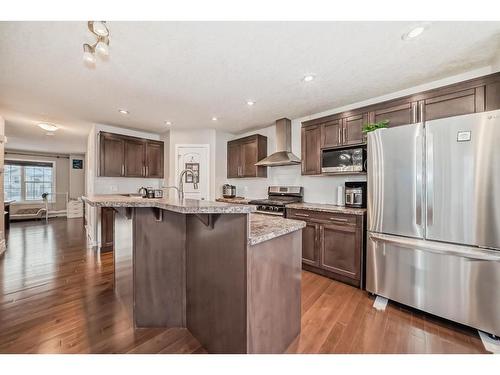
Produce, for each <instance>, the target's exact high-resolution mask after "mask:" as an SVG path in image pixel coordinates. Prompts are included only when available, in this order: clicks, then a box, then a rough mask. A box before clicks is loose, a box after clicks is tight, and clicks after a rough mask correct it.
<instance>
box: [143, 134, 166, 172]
mask: <svg viewBox="0 0 500 375" xmlns="http://www.w3.org/2000/svg"><path fill="white" fill-rule="evenodd" d="M145 177H149V178H163V142H160V141H152V140H147V141H146V164H145Z"/></svg>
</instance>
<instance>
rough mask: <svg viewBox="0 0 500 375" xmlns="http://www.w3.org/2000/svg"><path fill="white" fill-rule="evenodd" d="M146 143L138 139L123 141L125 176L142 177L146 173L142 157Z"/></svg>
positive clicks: (144, 154) (144, 153)
mask: <svg viewBox="0 0 500 375" xmlns="http://www.w3.org/2000/svg"><path fill="white" fill-rule="evenodd" d="M145 156H146V143H145V142H144V141H143V140H140V139H127V140H126V141H125V176H126V177H144V176H145V174H146V171H145V163H144V159H145Z"/></svg>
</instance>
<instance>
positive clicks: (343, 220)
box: [330, 217, 349, 223]
mask: <svg viewBox="0 0 500 375" xmlns="http://www.w3.org/2000/svg"><path fill="white" fill-rule="evenodd" d="M330 220H332V221H340V222H342V223H347V222H348V221H349V220H347V219H339V218H336V217H331V218H330Z"/></svg>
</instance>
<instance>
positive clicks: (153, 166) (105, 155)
mask: <svg viewBox="0 0 500 375" xmlns="http://www.w3.org/2000/svg"><path fill="white" fill-rule="evenodd" d="M163 160H164V157H163V142H160V141H154V140H149V139H143V138H136V137H129V136H125V135H122V134H113V133H106V132H100V133H99V170H98V175H99V176H101V177H150V178H163Z"/></svg>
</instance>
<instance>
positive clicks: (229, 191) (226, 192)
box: [222, 184, 236, 198]
mask: <svg viewBox="0 0 500 375" xmlns="http://www.w3.org/2000/svg"><path fill="white" fill-rule="evenodd" d="M222 196H223V197H224V198H234V197H236V186H234V185H229V184H225V185H224V186H222Z"/></svg>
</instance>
